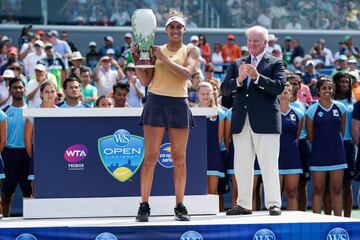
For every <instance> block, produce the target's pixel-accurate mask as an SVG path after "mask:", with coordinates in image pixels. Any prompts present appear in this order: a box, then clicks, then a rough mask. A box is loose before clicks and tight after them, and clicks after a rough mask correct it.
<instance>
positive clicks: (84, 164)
mask: <svg viewBox="0 0 360 240" xmlns="http://www.w3.org/2000/svg"><path fill="white" fill-rule="evenodd" d="M195 121H196V127H195V128H193V129H191V131H190V135H189V141H188V146H187V152H186V156H187V164H186V165H187V183H188V184H187V186H186V194H187V195H205V194H207V177H206V162H207V161H206V159H207V158H206V141H204V139H206V118H205V117H195ZM138 122H139V119H138V117H94V118H91V117H86V118H84V117H79V118H77V117H73V118H61V117H59V118H37V119H36V121H35V126H34V127H35V129H36V131H34V134H35V138H34V140H35V142H34V164H35V166H34V173H35V185H36V188H35V196H36V198H77V197H130V196H140V170H141V165H142V163H143V161H144V155H145V147H144V139H143V129H142V127H141V126H140V125H139V124H138ZM49 129H51V134H49ZM169 142H170V141H169V137H168V135H167V133H165V136H164V138H163V143H162V145H161V149H160V155H159V160H158V164H156V169H155V175H154V180H153V187H152V191H151V195H152V196H171V195H174V194H175V193H174V184H173V167H172V159H171V146H170V144H169ZM44 146H46V147H44ZM69 186H71V187H69Z"/></svg>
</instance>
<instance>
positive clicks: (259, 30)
mask: <svg viewBox="0 0 360 240" xmlns="http://www.w3.org/2000/svg"><path fill="white" fill-rule="evenodd" d="M251 32H257V33H261V35H263V37H264V39H265V40H266V41H268V40H269V31H268V30H267V29H266V28H264V27H262V26H253V27H251V28H248V29H247V30H246V32H245V35H246V37H248V36H249V33H251Z"/></svg>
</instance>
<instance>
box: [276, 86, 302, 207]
mask: <svg viewBox="0 0 360 240" xmlns="http://www.w3.org/2000/svg"><path fill="white" fill-rule="evenodd" d="M291 96H292V90H291V85H290V83H289V82H286V83H285V88H284V90H283V92H282V93H281V95H280V110H281V124H282V132H281V135H280V153H279V175H280V176H279V178H280V186H281V189H285V192H286V203H287V205H286V209H287V210H298V199H297V195H298V192H297V189H298V183H299V175H300V174H302V173H303V169H302V164H301V159H300V154H299V148H298V139H299V136H300V132H301V129H302V126H303V122H304V115H303V113H302V112H301V111H300V110H298V109H297V108H295V107H291V106H290V105H289V103H290V98H291Z"/></svg>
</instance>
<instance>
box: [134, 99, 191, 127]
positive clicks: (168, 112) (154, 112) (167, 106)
mask: <svg viewBox="0 0 360 240" xmlns="http://www.w3.org/2000/svg"><path fill="white" fill-rule="evenodd" d="M140 125H149V126H154V127H166V128H193V127H194V126H195V121H194V118H193V116H192V114H191V110H190V107H189V101H188V99H187V97H169V96H161V95H156V94H153V93H149V95H148V96H147V98H146V103H145V106H144V109H143V112H142V114H141V117H140Z"/></svg>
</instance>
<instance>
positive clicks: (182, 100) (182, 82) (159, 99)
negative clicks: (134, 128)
mask: <svg viewBox="0 0 360 240" xmlns="http://www.w3.org/2000/svg"><path fill="white" fill-rule="evenodd" d="M135 14H136V12H135V13H134V15H135ZM133 21H134V16H133ZM185 21H186V20H185V18H184V17H183V15H182V14H181V13H180V12H177V11H175V10H170V12H169V17H168V19H167V21H166V24H165V31H166V33H167V35H168V42H167V43H166V44H165V45H162V46H152V47H151V48H150V60H154V59H156V60H155V66H154V67H152V68H151V67H150V68H149V67H147V66H144V65H141V64H143V61H142V59H141V57H142V54H143V53H142V52H141V49H140V48H141V46H140V45H141V44H140V43H141V41H140V42H138V41H137V45H136V46H133V47H132V54H133V58H134V62H135V67H136V68H135V71H136V74H137V76H138V77H139V79H140V81H141V83H142V84H143V85H145V86H149V88H148V96H147V100H146V103H145V106H144V109H143V112H142V115H141V118H140V124H141V125H143V130H144V141H145V158H144V161H143V163H142V167H141V198H142V202H141V203H140V207H139V210H138V215H137V217H136V221H139V222H147V221H148V219H149V215H150V207H149V203H148V200H149V196H150V192H151V187H152V182H153V175H154V169H155V166H156V162H157V160H158V156H159V149H160V145H161V143H162V138H163V136H164V133H165V130H166V129H167V131H168V135H169V139H170V143H171V154H172V160H173V164H174V187H175V195H176V206H175V208H174V213H175V219H176V220H178V221H189V220H190V216H189V214H188V212H187V210H186V207H185V206H184V204H183V200H184V194H185V185H186V146H187V141H188V136H189V130H190V128H192V127H194V120H193V117H192V115H191V111H190V108H189V103H188V100H187V97H188V93H187V79H188V78H189V77H190V76H191V75H192V74H193V73H194V72H195V71H196V70H197V66H198V61H199V54H198V52H197V51H196V49H195V48H193V47H187V46H186V45H185V44H183V34H184V32H185ZM134 25H135V24H134V22H133V29H134V35H135V39H136V35H137V34H136V30H135V28H134ZM137 25H138V24H136V27H138V26H137ZM143 29H144V27H143ZM139 50H140V53H139ZM137 62H139V63H140V64H138V66H136V65H137Z"/></svg>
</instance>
